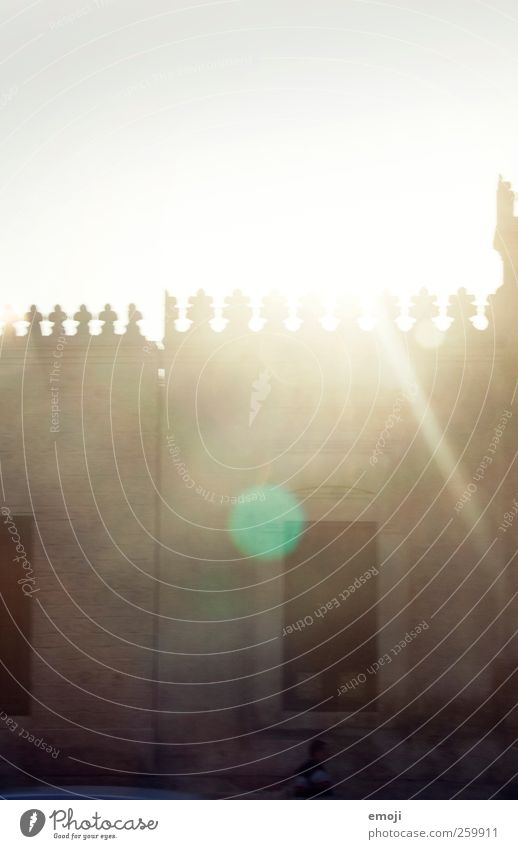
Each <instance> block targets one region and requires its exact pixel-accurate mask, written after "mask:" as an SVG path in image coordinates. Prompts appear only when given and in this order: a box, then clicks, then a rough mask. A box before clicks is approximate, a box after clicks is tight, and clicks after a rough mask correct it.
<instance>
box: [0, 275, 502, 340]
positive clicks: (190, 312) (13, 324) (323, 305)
mask: <svg viewBox="0 0 518 849" xmlns="http://www.w3.org/2000/svg"><path fill="white" fill-rule="evenodd" d="M489 303H490V302H489V301H488V300H477V299H475V297H474V296H470V295H468V293H467V292H466V291H465V290H464V289H460V290H459V291H458V292H456V293H455V294H454V295H452V296H450V297H449V298H444V297H443V298H441V297H436V296H433V295H431V294H429V293H428V292H426V291H425V290H421V292H420V293H419V294H418V295H417V296H415V297H412V298H397V297H395V296H391V295H389V294H384V295H382V296H380V297H378V298H371V299H369V300H366V299H359V298H355V297H352V296H351V297H346V296H342V297H341V298H339V299H338V300H337V301H336V302H335V303H334V304H332V303H329V302H326V301H325V300H323V299H319V298H318V297H316V296H307V297H302V298H300V299H299V301H298V302H294V301H293V300H290V299H288V298H286V297H284V296H282V295H279V294H278V293H275V292H272V293H270V294H269V295H267V296H265V297H264V298H263V299H262V301H260V302H259V301H257V300H252V299H250V298H248V297H247V296H246V295H244V294H243V293H242V292H240V291H235V292H233V293H232V294H231V295H230V297H228V298H227V299H226V301H225V302H224V303H223V304H219V305H218V304H217V303H216V302H215V301H214V299H213V298H212V297H211V296H210V295H209V294H207V293H206V292H205V291H204V290H202V289H200V290H199V291H198V292H197V293H196V294H195V295H193V296H192V297H191V298H190V299H189V300H188V302H187V303H185V302H184V303H183V304H182V302H181V301H180V300H179V299H177V298H176V297H175V296H174V295H170V294H169V293H166V296H165V317H164V325H165V327H164V329H165V333H164V337H165V340H166V343H167V341H169V340H170V339H171V337H172V336H176V335H177V334H183V333H186V332H189V331H192V330H194V329H199V330H206V331H208V332H213V333H215V334H217V333H221V332H225V331H227V332H228V331H230V332H232V330H236V331H239V332H244V331H250V332H254V331H261V330H272V329H275V330H276V331H279V330H285V331H288V332H292V333H297V332H305V331H307V330H308V329H310V330H311V331H312V332H318V331H321V332H323V333H325V332H327V333H332V332H338V333H339V332H340V331H341V330H343V329H345V328H349V329H350V328H352V327H354V328H355V329H356V330H360V331H363V332H365V333H369V332H371V331H376V328H377V327H378V326H379V325H381V324H382V323H383V322H389V323H390V324H391V325H393V326H394V329H396V330H398V331H400V332H401V333H407V332H408V331H410V330H411V329H412V328H413V327H414V326H415V325H416V323H418V322H422V321H429V322H431V324H432V325H433V326H434V327H435V328H436V330H437V331H439V332H440V333H445V332H447V331H448V330H449V329H450V327H452V325H453V324H454V323H457V324H459V323H460V322H462V323H464V324H466V323H468V322H469V324H468V325H467V326H468V327H469V326H470V325H471V326H472V327H473V328H474V329H475V330H478V331H483V330H486V328H487V327H488V325H489V318H488V316H487V315H486V310H487V307H488V306H489ZM142 318H143V315H142V313H141V312H140V311H139V310H138V309H137V308H136V306H135V305H134V304H130V307H129V310H128V319H127V321H126V323H125V325H124V322H122V321H120V320H119V316H118V315H117V313H116V312H115V310H113V309H112V307H111V305H110V304H106V305H105V307H104V309H103V310H102V311H101V312H100V313H99V314H98V315H97V316H95V315H93V314H92V313H91V312H90V311H89V310H88V309H87V307H86V306H85V305H84V304H82V305H81V306H80V307H79V309H78V311H77V312H75V313H73V314H72V315H69V314H67V313H66V312H64V311H63V310H62V309H61V306H60V305H59V304H57V305H56V306H55V307H54V309H53V310H52V311H51V312H50V313H49V314H48V315H44V314H43V313H41V312H40V311H39V310H38V308H37V306H36V305H34V304H33V305H31V307H30V308H29V310H28V311H27V312H26V313H25V315H24V317H23V319H20V318H19V317H17V316H14V315H12V314H11V315H9V314H8V313H7V314H4V317H3V321H2V322H1V324H0V338H1V339H2V345H4V346H5V345H16V344H26V343H27V342H30V343H35V342H38V343H40V344H42V345H45V343H47V344H49V345H52V344H53V343H54V341H55V339H56V337H60V336H66V337H67V338H68V339H69V340H70V341H72V340H74V341H76V342H84V341H85V340H88V339H89V338H90V337H92V338H93V339H98V341H99V342H102V343H104V344H110V343H111V344H117V343H121V342H122V341H124V342H125V343H128V342H130V343H131V342H136V343H138V342H142V341H143V339H144V337H143V334H142V330H141V327H140V325H141V322H142Z"/></svg>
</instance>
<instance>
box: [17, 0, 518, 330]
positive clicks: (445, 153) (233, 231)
mask: <svg viewBox="0 0 518 849" xmlns="http://www.w3.org/2000/svg"><path fill="white" fill-rule="evenodd" d="M517 37H518V9H516V4H515V2H514V0H495V2H493V3H485V2H479V1H478V0H471V2H467V0H457V1H456V2H455V3H451V2H444V0H405V2H404V3H402V4H401V5H398V4H392V3H384V2H370V0H367V1H365V0H335V2H326V0H318V1H317V0H312V2H308V0H297V2H287V0H249V2H239V0H238V2H221V3H210V2H209V3H204V4H197V3H196V2H190V3H185V0H183V3H178V4H177V8H176V10H175V8H172V4H171V2H170V0H167V1H166V0H139V2H135V1H134V0H124V2H122V0H78V2H77V4H76V2H75V0H67V2H57V0H48V2H39V3H33V4H31V5H27V9H26V11H23V10H22V11H20V7H19V3H18V2H15V0H3V3H2V14H1V18H0V47H1V48H2V55H3V56H5V57H6V58H5V59H4V60H3V62H2V65H1V80H2V82H1V84H0V145H1V156H0V233H1V239H0V274H1V280H2V297H1V298H0V305H1V304H12V305H14V307H15V308H16V309H17V310H18V311H20V312H25V310H26V308H27V306H28V305H29V304H30V303H32V302H34V301H35V302H36V303H37V304H38V306H39V307H40V309H41V310H42V311H43V312H46V311H48V310H49V309H50V307H51V306H52V305H53V304H54V303H56V301H59V302H60V303H61V304H62V306H63V307H64V308H65V309H66V310H67V311H70V312H74V311H75V310H76V309H77V307H78V305H79V304H80V303H82V302H86V303H87V304H88V306H89V307H90V309H91V310H92V311H93V312H97V311H98V310H100V309H101V308H102V306H103V305H104V303H105V302H106V301H110V302H111V303H112V305H114V306H115V308H116V309H118V310H123V309H124V307H125V306H126V305H127V304H128V303H129V302H130V301H135V302H136V303H137V304H138V306H139V307H140V309H141V311H142V312H143V313H144V314H145V317H146V318H147V319H148V321H149V324H148V332H149V333H151V335H153V336H155V337H159V336H160V335H161V309H162V302H163V290H164V289H165V288H168V289H169V290H170V291H171V292H174V293H176V294H178V295H179V296H181V297H186V296H187V295H188V294H189V293H190V292H192V291H194V290H196V289H197V288H199V287H204V288H205V289H206V290H208V291H210V292H211V293H213V294H215V295H216V296H217V297H220V298H221V297H224V295H225V294H227V293H228V292H229V291H231V290H232V289H233V288H235V287H240V288H243V289H245V290H247V291H251V292H253V293H254V294H258V293H260V292H265V291H268V290H269V289H271V288H278V289H280V290H283V291H286V292H288V293H290V294H292V295H296V294H297V293H300V292H301V291H304V290H308V289H316V290H318V291H320V292H322V293H323V294H324V295H325V296H329V297H331V296H332V295H333V293H336V292H337V291H339V290H340V289H344V288H350V289H352V290H353V291H355V292H360V293H362V295H366V294H367V293H369V292H375V291H376V289H378V288H381V287H384V286H388V287H389V288H391V289H392V290H394V291H407V292H410V291H415V290H417V289H419V288H420V287H421V286H423V285H425V286H428V287H429V288H430V289H431V290H432V291H434V292H437V293H441V292H442V293H445V292H448V291H452V290H453V289H455V288H456V287H458V286H462V285H464V286H466V287H467V288H468V290H469V291H471V292H473V293H474V294H483V293H486V292H488V291H491V290H494V288H495V287H496V286H497V285H498V284H499V282H500V267H499V261H498V257H497V256H496V254H495V253H494V251H493V250H492V247H491V243H492V237H493V230H494V224H495V198H494V195H495V189H496V182H497V178H498V173H499V172H502V173H503V174H504V176H505V177H506V178H507V179H511V180H514V182H515V185H516V188H518V108H517V89H516V79H517V78H518V73H517V72H518V54H517V53H516V50H515V45H516V40H517Z"/></svg>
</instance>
